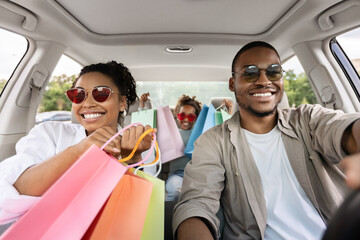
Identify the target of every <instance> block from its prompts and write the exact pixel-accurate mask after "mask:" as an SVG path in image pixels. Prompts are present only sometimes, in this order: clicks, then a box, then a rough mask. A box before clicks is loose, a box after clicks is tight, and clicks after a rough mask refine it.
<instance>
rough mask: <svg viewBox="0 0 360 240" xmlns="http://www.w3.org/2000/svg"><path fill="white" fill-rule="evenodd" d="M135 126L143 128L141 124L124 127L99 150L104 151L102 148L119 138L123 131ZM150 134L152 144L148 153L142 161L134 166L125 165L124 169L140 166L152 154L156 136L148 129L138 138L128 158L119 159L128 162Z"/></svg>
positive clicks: (152, 130)
mask: <svg viewBox="0 0 360 240" xmlns="http://www.w3.org/2000/svg"><path fill="white" fill-rule="evenodd" d="M136 125H142V126H144V125H143V124H141V123H132V124H130V125H128V126H126V127H124V128H123V129H121V130H120V131H119V132H117V133H116V134H115V135H114V136H112V137H111V138H110V139H109V140H108V141H107V142H106V143H105V144H104V145H103V146H102V147H101V148H100V149H101V150H104V148H105V147H106V146H107V145H108V144H109V143H110V142H111V141H113V140H114V139H115V138H116V137H117V136H119V135H120V134H122V133H123V132H124V131H125V130H127V129H129V128H131V127H133V126H136ZM150 132H152V135H153V142H152V144H151V147H150V151H149V152H148V154H147V155H146V157H145V158H144V159H142V160H141V161H139V162H137V163H134V164H131V165H127V166H126V167H128V168H131V167H135V166H139V165H140V164H142V163H144V162H145V161H146V160H147V159H148V158H149V157H150V155H151V154H152V152H153V151H154V148H155V142H156V135H155V133H154V129H152V128H151V129H148V130H146V131H145V132H144V133H143V134H142V135H141V136H140V138H139V139H138V141H137V142H136V145H135V147H134V149H133V150H132V152H131V153H130V154H129V156H127V157H126V158H124V159H121V160H120V162H125V161H127V160H129V159H130V158H132V157H133V155H134V153H135V151H136V149H137V148H138V147H139V145H140V143H141V141H142V139H143V138H144V137H145V136H146V135H147V134H149V133H150Z"/></svg>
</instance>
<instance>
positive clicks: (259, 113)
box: [245, 105, 278, 117]
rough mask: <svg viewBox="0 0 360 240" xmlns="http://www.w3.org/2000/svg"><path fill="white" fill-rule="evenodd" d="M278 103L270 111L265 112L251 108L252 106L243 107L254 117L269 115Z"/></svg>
mask: <svg viewBox="0 0 360 240" xmlns="http://www.w3.org/2000/svg"><path fill="white" fill-rule="evenodd" d="M277 106H278V105H276V106H275V107H274V109H272V110H271V111H267V112H258V111H256V110H255V109H253V108H252V107H250V106H249V107H246V108H245V109H246V110H247V111H249V112H250V113H252V114H253V115H255V116H256V117H267V116H270V115H271V114H273V113H274V112H275V111H276V108H277Z"/></svg>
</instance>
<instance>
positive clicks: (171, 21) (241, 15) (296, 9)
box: [0, 0, 342, 81]
mask: <svg viewBox="0 0 360 240" xmlns="http://www.w3.org/2000/svg"><path fill="white" fill-rule="evenodd" d="M3 2H4V1H3ZM5 2H7V1H5ZM12 2H14V3H17V4H19V5H21V6H22V8H24V9H25V10H26V11H27V12H29V13H30V15H31V16H32V17H33V18H35V20H34V19H33V18H32V17H28V18H27V19H26V21H28V23H29V24H30V27H29V28H28V29H25V30H24V29H23V31H22V34H24V35H26V36H28V37H29V38H31V39H33V40H35V41H39V40H47V41H48V40H49V41H55V42H59V43H61V44H62V45H65V46H66V50H65V54H66V55H68V56H69V57H71V58H73V59H74V60H76V61H78V62H79V63H80V64H82V65H86V64H90V63H96V62H103V61H109V60H117V61H119V62H123V63H124V64H125V65H126V66H128V67H129V68H130V70H131V72H132V73H133V75H134V76H135V78H136V79H137V80H138V81H169V80H171V81H227V80H228V77H229V76H230V65H231V61H232V58H233V56H234V55H235V53H236V52H237V51H238V50H239V48H240V47H241V46H242V45H244V44H245V43H247V42H249V41H253V40H264V41H268V42H270V43H271V44H273V45H274V46H275V47H276V48H277V49H278V50H279V53H280V56H281V58H282V59H283V60H284V59H287V58H288V57H290V56H291V55H293V51H292V47H293V46H294V45H296V44H297V43H298V42H303V41H309V40H316V38H318V39H323V38H324V37H326V36H327V35H328V34H329V32H327V31H322V30H321V28H320V27H319V24H318V18H319V13H321V12H323V11H325V10H326V9H327V8H329V6H332V5H334V4H337V3H339V2H342V1H340V0H321V1H319V0H271V1H259V0H257V1H254V0H241V1H240V0H222V1H218V0H152V1H146V0H142V1H141V0H122V1H116V0H103V1H97V0H76V1H74V0H58V1H56V0H27V1H22V0H13V1H12ZM1 5H3V7H4V4H0V7H1ZM32 28H33V29H32ZM169 47H170V48H173V49H177V50H179V49H180V50H181V49H187V48H191V49H192V50H191V51H190V52H188V53H184V52H180V53H179V52H175V53H174V52H167V51H166V48H169Z"/></svg>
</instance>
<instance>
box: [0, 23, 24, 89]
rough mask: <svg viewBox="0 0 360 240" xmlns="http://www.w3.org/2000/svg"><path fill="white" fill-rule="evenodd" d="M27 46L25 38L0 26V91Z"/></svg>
mask: <svg viewBox="0 0 360 240" xmlns="http://www.w3.org/2000/svg"><path fill="white" fill-rule="evenodd" d="M27 48H28V42H27V40H26V39H25V38H24V37H23V36H21V35H18V34H15V33H12V32H9V31H7V30H4V29H2V28H0V63H1V64H0V93H1V92H2V90H3V89H4V87H5V85H6V82H7V81H8V80H9V79H10V77H11V76H12V74H13V72H14V70H15V69H16V66H17V65H18V64H19V62H20V60H21V59H22V57H23V56H24V55H25V53H26V50H27Z"/></svg>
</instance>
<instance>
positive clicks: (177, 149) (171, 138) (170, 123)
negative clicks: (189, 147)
mask: <svg viewBox="0 0 360 240" xmlns="http://www.w3.org/2000/svg"><path fill="white" fill-rule="evenodd" d="M156 111H157V123H156V126H157V141H158V143H159V148H160V151H161V162H162V163H166V162H168V161H170V160H174V159H176V158H178V157H181V156H184V150H185V145H184V142H183V140H182V138H181V135H180V132H179V129H178V127H177V125H176V122H175V119H174V116H173V114H172V113H171V110H170V108H169V106H165V107H158V108H157V109H156Z"/></svg>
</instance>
